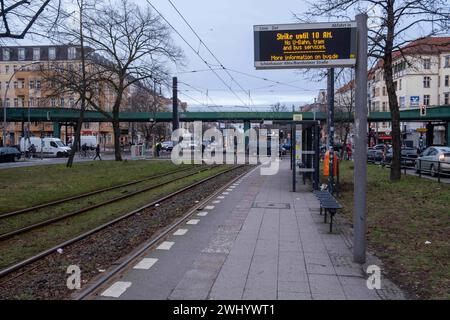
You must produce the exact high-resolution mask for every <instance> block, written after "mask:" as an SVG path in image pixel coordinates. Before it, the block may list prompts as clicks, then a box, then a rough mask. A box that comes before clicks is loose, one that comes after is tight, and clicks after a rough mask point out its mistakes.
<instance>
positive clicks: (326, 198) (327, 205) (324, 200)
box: [314, 191, 342, 233]
mask: <svg viewBox="0 0 450 320" xmlns="http://www.w3.org/2000/svg"><path fill="white" fill-rule="evenodd" d="M314 195H315V196H316V198H317V200H319V202H320V214H322V210H323V212H324V223H327V214H328V213H330V233H331V232H333V217H334V215H335V214H336V212H337V210H338V209H341V208H342V206H341V204H340V203H339V202H338V201H337V200H336V198H335V197H333V195H332V194H331V193H330V192H328V191H314Z"/></svg>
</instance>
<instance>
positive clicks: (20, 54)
mask: <svg viewBox="0 0 450 320" xmlns="http://www.w3.org/2000/svg"><path fill="white" fill-rule="evenodd" d="M17 55H18V58H19V61H23V60H25V48H19V50H17Z"/></svg>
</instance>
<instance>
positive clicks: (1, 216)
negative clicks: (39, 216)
mask: <svg viewBox="0 0 450 320" xmlns="http://www.w3.org/2000/svg"><path fill="white" fill-rule="evenodd" d="M190 169H192V168H191V167H187V168H182V169H179V170H172V171H168V172H163V173H160V174H156V175H152V176H149V177H146V178H143V179H139V180H133V181H130V182H126V183H122V184H118V185H115V186H111V187H107V188H102V189H98V190H94V191H90V192H86V193H82V194H78V195H75V196H71V197H67V198H63V199H58V200H55V201H50V202H46V203H42V204H38V205H35V206H31V207H27V208H24V209H20V210H14V211H10V212H5V213H0V221H1V220H2V219H5V218H9V217H13V216H18V215H20V214H23V213H28V212H33V211H36V210H40V209H44V208H48V207H51V206H55V205H58V204H63V203H67V202H69V201H73V200H79V199H82V198H86V197H90V196H93V195H98V194H100V193H103V192H107V191H112V190H116V189H119V188H123V187H129V186H132V185H136V184H138V183H141V182H146V181H150V180H154V179H158V178H161V177H164V176H167V175H168V174H175V173H178V172H183V171H186V170H190Z"/></svg>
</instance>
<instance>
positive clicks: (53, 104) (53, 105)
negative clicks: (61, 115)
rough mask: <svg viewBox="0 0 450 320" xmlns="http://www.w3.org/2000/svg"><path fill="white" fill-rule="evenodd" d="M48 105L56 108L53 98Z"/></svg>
mask: <svg viewBox="0 0 450 320" xmlns="http://www.w3.org/2000/svg"><path fill="white" fill-rule="evenodd" d="M50 104H51V106H52V108H54V107H56V99H55V98H51V99H50Z"/></svg>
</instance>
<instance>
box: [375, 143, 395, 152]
mask: <svg viewBox="0 0 450 320" xmlns="http://www.w3.org/2000/svg"><path fill="white" fill-rule="evenodd" d="M387 147H388V150H389V149H391V148H392V145H391V144H388V145H387ZM372 149H375V150H381V151H383V149H384V144H383V143H380V144H376V145H374V146H373V147H372Z"/></svg>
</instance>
